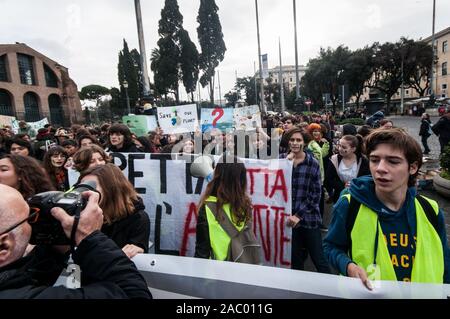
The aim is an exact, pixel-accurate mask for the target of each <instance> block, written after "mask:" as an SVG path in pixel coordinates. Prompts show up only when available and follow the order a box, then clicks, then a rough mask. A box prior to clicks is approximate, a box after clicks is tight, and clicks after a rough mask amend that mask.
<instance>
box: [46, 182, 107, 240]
mask: <svg viewBox="0 0 450 319" xmlns="http://www.w3.org/2000/svg"><path fill="white" fill-rule="evenodd" d="M82 195H83V197H85V198H87V199H88V203H87V205H86V208H85V209H84V210H83V211H82V212H81V214H80V221H79V223H78V227H77V231H76V233H75V244H76V245H77V246H78V245H79V244H80V242H81V241H82V240H83V239H84V238H86V237H87V236H88V235H90V234H91V233H93V232H94V231H96V230H100V229H101V228H102V225H103V211H102V209H101V208H100V206H98V201H99V198H100V195H99V194H98V193H97V192H92V191H88V192H84V193H83V194H82ZM51 213H52V215H53V217H55V218H56V219H57V220H59V221H60V222H61V226H62V227H63V229H64V233H65V234H66V236H67V237H68V238H70V234H71V232H72V226H73V221H74V217H73V216H70V215H68V214H67V213H66V211H65V210H64V209H62V208H60V207H54V208H52V210H51Z"/></svg>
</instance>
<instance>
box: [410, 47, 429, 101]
mask: <svg viewBox="0 0 450 319" xmlns="http://www.w3.org/2000/svg"><path fill="white" fill-rule="evenodd" d="M410 45H411V48H410V50H411V51H410V57H409V58H408V59H407V60H406V65H408V66H409V65H410V66H409V67H412V69H413V70H412V72H411V73H410V77H409V78H408V79H407V82H408V86H409V87H410V88H413V89H415V90H416V92H417V93H418V94H419V96H421V97H423V96H425V94H426V92H427V90H428V89H429V87H430V77H429V76H430V72H431V62H432V61H433V49H432V47H431V45H430V44H428V43H425V42H423V41H415V42H414V43H410Z"/></svg>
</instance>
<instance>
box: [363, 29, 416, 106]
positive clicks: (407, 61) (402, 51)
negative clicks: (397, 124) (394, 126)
mask: <svg viewBox="0 0 450 319" xmlns="http://www.w3.org/2000/svg"><path fill="white" fill-rule="evenodd" d="M413 42H414V41H413V40H408V39H405V38H401V39H400V41H398V42H396V43H390V42H386V43H384V44H381V45H380V44H378V43H377V44H375V50H376V51H375V52H376V53H375V57H374V73H373V76H372V78H371V80H370V81H369V87H370V88H372V89H376V90H378V91H379V92H381V93H382V94H383V95H384V98H385V101H386V112H387V114H389V113H390V108H391V99H392V96H393V95H394V94H395V93H396V92H397V91H398V89H399V88H400V86H401V84H402V75H403V80H404V83H407V81H406V79H409V78H411V77H412V72H414V70H415V62H413V61H414V60H415V59H414V58H413V56H412V53H413V50H411V45H412V43H413ZM402 62H403V71H402Z"/></svg>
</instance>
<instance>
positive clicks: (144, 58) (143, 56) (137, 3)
mask: <svg viewBox="0 0 450 319" xmlns="http://www.w3.org/2000/svg"><path fill="white" fill-rule="evenodd" d="M134 7H135V9H136V23H137V29H138V37H139V50H140V53H141V67H142V70H141V71H142V79H143V85H144V87H143V90H144V96H149V95H150V81H149V79H148V67H147V55H146V53H145V41H144V29H143V27H142V13H141V1H140V0H134Z"/></svg>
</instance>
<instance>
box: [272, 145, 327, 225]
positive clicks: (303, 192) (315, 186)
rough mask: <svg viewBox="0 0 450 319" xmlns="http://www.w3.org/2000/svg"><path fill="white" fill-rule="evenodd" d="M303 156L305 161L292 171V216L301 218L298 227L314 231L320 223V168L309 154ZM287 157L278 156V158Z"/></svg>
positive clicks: (283, 155)
mask: <svg viewBox="0 0 450 319" xmlns="http://www.w3.org/2000/svg"><path fill="white" fill-rule="evenodd" d="M305 154H306V157H305V160H304V161H303V162H302V163H300V164H299V165H297V167H294V168H293V169H292V214H294V215H297V216H298V217H301V221H300V225H299V226H300V227H303V228H308V229H315V228H318V227H319V226H320V224H321V223H322V217H321V216H320V210H319V201H320V196H321V192H322V187H321V179H320V167H319V163H318V162H317V160H316V159H315V158H314V156H313V155H311V153H309V152H305ZM287 155H288V154H280V158H286V157H287Z"/></svg>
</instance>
